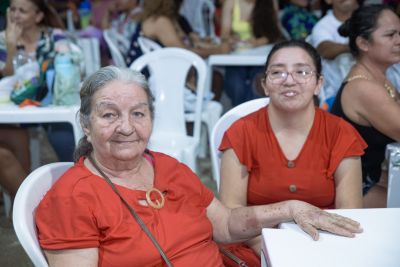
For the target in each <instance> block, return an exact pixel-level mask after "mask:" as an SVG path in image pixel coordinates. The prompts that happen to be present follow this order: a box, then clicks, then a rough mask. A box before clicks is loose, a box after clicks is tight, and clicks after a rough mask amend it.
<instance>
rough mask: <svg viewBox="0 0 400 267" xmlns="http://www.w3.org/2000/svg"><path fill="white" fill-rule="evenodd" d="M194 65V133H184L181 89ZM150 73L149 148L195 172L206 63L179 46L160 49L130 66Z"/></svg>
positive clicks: (184, 124)
mask: <svg viewBox="0 0 400 267" xmlns="http://www.w3.org/2000/svg"><path fill="white" fill-rule="evenodd" d="M191 66H193V67H194V68H195V69H196V71H197V74H198V75H197V84H196V88H197V91H196V95H197V99H196V104H195V109H194V117H193V124H194V126H193V136H189V135H187V133H186V120H185V112H184V88H185V82H186V75H187V73H188V70H189V68H190V67H191ZM145 67H147V68H148V69H149V72H150V88H151V89H152V91H153V94H154V96H155V118H154V126H153V133H152V135H151V138H150V141H149V148H150V149H152V150H155V151H161V152H164V153H166V154H168V155H171V156H173V157H175V158H177V159H178V160H180V161H182V162H184V163H186V164H187V165H188V166H189V167H190V168H191V169H192V170H193V171H196V169H197V168H196V157H197V155H198V149H199V143H200V129H201V109H202V104H203V92H204V88H205V85H206V72H207V66H206V63H205V61H204V60H203V59H202V58H201V57H199V56H198V55H196V54H195V53H193V52H191V51H189V50H186V49H182V48H163V49H159V50H155V51H153V52H151V53H147V54H144V55H143V56H141V57H139V58H138V59H136V60H135V61H134V62H133V63H132V65H131V66H130V68H131V69H133V70H136V71H141V70H143V69H144V68H145Z"/></svg>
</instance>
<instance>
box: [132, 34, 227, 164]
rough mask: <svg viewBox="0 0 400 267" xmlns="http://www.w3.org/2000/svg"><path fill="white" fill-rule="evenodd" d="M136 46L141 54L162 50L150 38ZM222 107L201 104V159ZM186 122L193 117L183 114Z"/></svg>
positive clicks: (209, 102) (216, 104)
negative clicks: (202, 123)
mask: <svg viewBox="0 0 400 267" xmlns="http://www.w3.org/2000/svg"><path fill="white" fill-rule="evenodd" d="M138 44H139V46H140V49H141V50H142V52H143V54H147V53H150V52H152V51H154V50H158V49H162V48H163V47H162V46H161V45H159V44H158V43H157V42H155V41H153V40H151V39H150V38H147V37H144V36H139V38H138ZM222 110H223V107H222V105H221V103H219V102H217V101H213V100H209V101H207V103H204V104H203V109H202V113H201V121H202V122H204V123H205V125H206V127H207V132H206V135H205V134H204V132H203V131H201V136H200V143H201V145H200V151H199V156H200V157H202V158H205V157H206V154H207V136H208V138H210V136H211V130H212V128H213V127H214V125H215V123H216V122H217V120H218V119H219V118H220V117H221V114H222ZM185 118H186V121H188V122H193V120H194V117H193V114H192V113H186V114H185Z"/></svg>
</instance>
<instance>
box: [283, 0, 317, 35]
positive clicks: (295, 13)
mask: <svg viewBox="0 0 400 267" xmlns="http://www.w3.org/2000/svg"><path fill="white" fill-rule="evenodd" d="M280 17H281V24H282V26H283V27H284V28H285V30H286V32H287V33H288V34H289V36H290V38H291V39H293V40H305V39H306V37H307V36H308V35H309V34H310V33H311V30H312V28H313V27H314V25H315V24H316V23H317V21H318V17H317V16H316V15H315V14H314V13H312V12H311V11H310V8H309V1H308V0H290V1H289V3H288V4H287V5H286V6H285V7H284V8H283V10H282V15H281V16H280Z"/></svg>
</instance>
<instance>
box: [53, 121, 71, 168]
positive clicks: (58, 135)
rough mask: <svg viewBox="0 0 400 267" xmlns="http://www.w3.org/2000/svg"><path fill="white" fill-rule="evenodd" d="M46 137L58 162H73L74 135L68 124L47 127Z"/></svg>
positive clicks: (54, 124)
mask: <svg viewBox="0 0 400 267" xmlns="http://www.w3.org/2000/svg"><path fill="white" fill-rule="evenodd" d="M47 137H48V139H49V142H50V144H51V145H52V146H53V149H54V151H55V152H56V154H57V156H58V160H59V161H73V153H74V149H75V141H74V134H73V130H72V126H71V125H70V124H69V123H52V124H50V125H48V127H47Z"/></svg>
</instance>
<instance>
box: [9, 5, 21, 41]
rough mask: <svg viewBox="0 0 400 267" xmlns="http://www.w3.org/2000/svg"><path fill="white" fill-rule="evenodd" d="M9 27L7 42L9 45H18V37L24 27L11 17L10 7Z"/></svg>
mask: <svg viewBox="0 0 400 267" xmlns="http://www.w3.org/2000/svg"><path fill="white" fill-rule="evenodd" d="M6 16H7V28H6V42H7V45H12V46H14V47H15V46H16V45H17V42H18V39H19V38H20V36H21V34H22V28H21V26H19V25H18V24H17V23H16V22H14V21H13V20H12V19H11V15H10V8H7V15H6Z"/></svg>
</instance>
